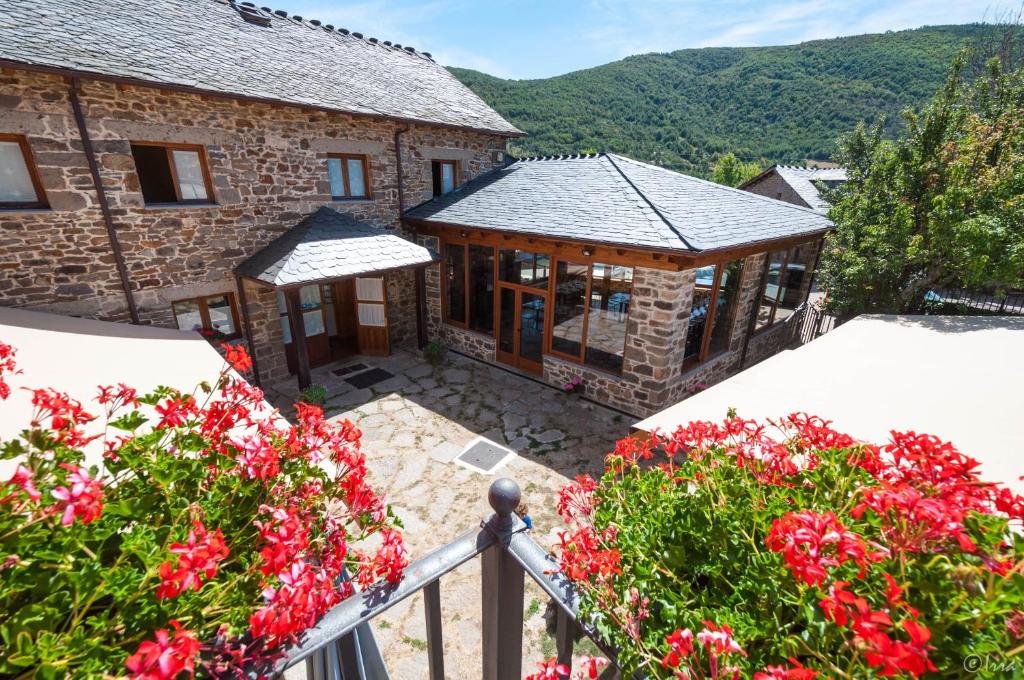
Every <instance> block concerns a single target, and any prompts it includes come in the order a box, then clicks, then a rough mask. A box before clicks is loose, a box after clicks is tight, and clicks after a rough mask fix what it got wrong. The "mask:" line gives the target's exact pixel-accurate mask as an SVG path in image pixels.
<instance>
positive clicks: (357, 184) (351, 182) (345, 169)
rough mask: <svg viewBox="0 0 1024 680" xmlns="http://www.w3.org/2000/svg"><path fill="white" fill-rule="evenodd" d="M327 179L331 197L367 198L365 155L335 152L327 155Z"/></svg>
mask: <svg viewBox="0 0 1024 680" xmlns="http://www.w3.org/2000/svg"><path fill="white" fill-rule="evenodd" d="M327 179H328V180H330V183H331V198H333V199H335V200H344V199H347V198H367V197H368V196H369V192H368V191H367V188H366V187H367V181H366V156H349V155H346V154H335V155H331V156H328V157H327Z"/></svg>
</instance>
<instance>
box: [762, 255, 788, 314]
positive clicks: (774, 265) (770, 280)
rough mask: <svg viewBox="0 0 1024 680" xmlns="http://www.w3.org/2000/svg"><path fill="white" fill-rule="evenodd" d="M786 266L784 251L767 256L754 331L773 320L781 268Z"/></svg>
mask: <svg viewBox="0 0 1024 680" xmlns="http://www.w3.org/2000/svg"><path fill="white" fill-rule="evenodd" d="M785 265H786V251H785V250H777V251H775V252H774V253H770V254H769V255H768V265H767V269H766V270H765V278H764V286H763V288H762V289H761V298H760V300H759V301H758V306H757V321H756V322H755V325H754V329H755V330H760V329H761V328H764V327H765V326H768V325H771V323H772V321H773V320H774V318H775V305H776V303H777V302H778V299H779V291H780V288H781V286H780V283H781V279H782V268H783V267H784V266H785Z"/></svg>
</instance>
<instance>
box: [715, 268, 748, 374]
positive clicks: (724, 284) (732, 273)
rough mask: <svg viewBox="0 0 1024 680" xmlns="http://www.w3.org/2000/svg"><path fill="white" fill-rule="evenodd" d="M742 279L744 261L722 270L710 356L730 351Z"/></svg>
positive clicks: (716, 300)
mask: <svg viewBox="0 0 1024 680" xmlns="http://www.w3.org/2000/svg"><path fill="white" fill-rule="evenodd" d="M742 278H743V260H735V261H733V262H730V263H728V264H726V265H725V266H724V267H723V268H722V276H721V280H720V281H719V283H718V296H717V297H716V299H715V317H714V319H713V320H712V322H711V324H712V327H711V340H710V341H709V342H708V355H709V356H710V355H712V354H717V353H719V352H724V351H726V350H727V349H729V340H730V339H731V337H732V329H733V325H734V322H735V321H736V314H737V309H738V308H739V305H737V300H738V299H739V293H740V279H742Z"/></svg>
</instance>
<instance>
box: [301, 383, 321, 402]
mask: <svg viewBox="0 0 1024 680" xmlns="http://www.w3.org/2000/svg"><path fill="white" fill-rule="evenodd" d="M325 399H327V388H326V387H324V386H323V385H310V386H309V387H307V388H306V389H304V390H302V401H304V402H305V403H307V404H312V405H313V406H322V405H323V403H324V400H325Z"/></svg>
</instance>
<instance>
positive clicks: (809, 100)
mask: <svg viewBox="0 0 1024 680" xmlns="http://www.w3.org/2000/svg"><path fill="white" fill-rule="evenodd" d="M984 30H987V27H984V26H981V25H965V26H937V27H928V28H922V29H917V30H913V31H899V32H889V33H883V34H875V35H860V36H855V37H850V38H836V39H831V40H816V41H812V42H807V43H802V44H800V45H788V46H783V47H743V48H706V49H688V50H679V51H678V52H672V53H669V54H644V55H640V56H635V57H629V58H627V59H623V60H622V61H617V62H614V63H611V64H605V65H604V66H599V67H597V68H592V69H587V70H585V71H577V72H574V73H568V74H566V75H562V76H557V77H554V78H546V79H542V80H502V79H500V78H495V77H493V76H489V75H486V74H484V73H480V72H478V71H471V70H466V69H460V68H452V69H451V70H452V72H453V73H454V74H455V75H456V76H457V77H458V78H459V79H460V80H462V82H464V83H465V84H466V85H468V86H469V87H470V88H472V89H473V90H474V91H475V92H476V93H477V94H478V95H480V96H481V97H482V98H483V99H484V100H485V101H487V102H488V103H489V104H491V105H492V106H493V107H494V108H495V109H497V110H498V111H500V112H501V113H502V114H503V115H504V116H505V117H507V118H508V119H509V120H510V121H512V122H513V123H514V124H515V125H517V126H518V127H519V128H520V129H522V130H525V131H526V132H528V133H529V135H530V136H529V137H527V138H526V139H522V140H513V149H514V150H515V151H516V152H518V153H521V154H528V155H537V154H541V155H546V154H564V153H577V152H579V151H581V150H584V149H597V150H601V151H614V152H617V153H622V154H625V155H627V156H631V157H633V158H637V159H641V160H647V161H652V160H656V161H658V162H660V163H663V164H664V165H666V166H668V167H672V168H675V169H677V170H683V171H686V172H691V173H695V174H704V175H706V174H707V173H708V172H709V168H710V166H711V163H712V162H713V160H714V158H715V156H717V155H718V154H720V153H723V152H726V151H733V152H734V153H736V155H737V156H740V157H743V158H747V159H762V158H763V159H766V160H767V161H770V162H775V163H798V162H802V161H803V160H804V159H806V158H816V159H827V158H828V157H829V156H830V154H831V153H832V150H833V145H834V142H835V139H836V136H837V135H839V134H840V133H841V132H845V131H847V130H850V129H851V128H852V127H853V126H854V125H855V124H856V123H857V122H858V121H859V120H862V119H867V120H872V119H874V118H875V117H876V116H877V115H878V114H880V113H886V114H890V116H891V120H892V123H891V124H892V125H898V124H899V121H898V116H897V115H896V114H898V113H899V111H900V110H902V109H903V108H905V107H907V106H917V105H919V104H921V103H923V102H924V101H925V100H926V99H927V98H928V97H929V96H930V95H932V94H933V93H934V92H935V90H936V88H937V87H938V86H939V85H940V84H941V83H942V81H943V78H944V75H945V72H946V68H947V67H948V65H949V62H950V59H951V58H952V57H953V55H954V54H955V52H956V51H957V50H958V49H959V48H960V47H961V46H962V45H963V44H964V43H965V42H966V41H967V39H968V38H970V37H971V36H974V35H978V34H980V33H981V32H982V31H984Z"/></svg>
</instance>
